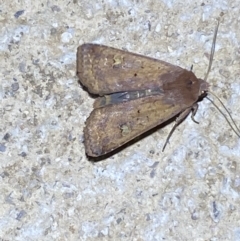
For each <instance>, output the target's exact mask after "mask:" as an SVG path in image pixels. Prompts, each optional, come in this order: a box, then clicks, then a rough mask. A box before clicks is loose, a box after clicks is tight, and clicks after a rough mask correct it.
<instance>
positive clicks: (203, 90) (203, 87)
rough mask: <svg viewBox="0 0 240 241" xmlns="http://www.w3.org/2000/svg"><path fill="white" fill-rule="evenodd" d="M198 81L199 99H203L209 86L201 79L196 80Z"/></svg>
mask: <svg viewBox="0 0 240 241" xmlns="http://www.w3.org/2000/svg"><path fill="white" fill-rule="evenodd" d="M198 81H199V82H200V88H199V94H198V95H199V97H204V96H206V95H207V93H208V89H209V84H208V83H207V81H205V80H203V79H198Z"/></svg>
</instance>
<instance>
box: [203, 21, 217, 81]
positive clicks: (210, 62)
mask: <svg viewBox="0 0 240 241" xmlns="http://www.w3.org/2000/svg"><path fill="white" fill-rule="evenodd" d="M219 22H220V21H219V19H218V22H217V26H216V28H215V31H214V36H213V43H212V48H211V54H210V60H209V64H208V70H207V73H206V75H205V78H204V80H205V81H207V78H208V74H209V72H210V70H211V68H212V62H213V56H214V53H215V45H216V39H217V32H218V27H219Z"/></svg>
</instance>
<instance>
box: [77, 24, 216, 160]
mask: <svg viewBox="0 0 240 241" xmlns="http://www.w3.org/2000/svg"><path fill="white" fill-rule="evenodd" d="M218 26H219V22H218V24H217V27H216V30H215V34H214V39H213V45H212V52H211V57H210V63H209V68H208V72H207V74H206V77H205V79H199V78H197V77H196V76H195V75H194V73H193V72H192V71H189V70H186V69H183V68H181V67H179V66H175V65H172V64H170V63H167V62H164V61H162V60H158V59H153V58H150V57H146V56H143V55H139V54H135V53H131V52H126V51H123V50H120V49H116V48H112V47H108V46H104V45H98V44H91V43H86V44H83V45H81V46H79V47H78V50H77V75H78V77H79V80H80V82H81V84H82V85H83V86H85V87H86V88H87V90H88V92H89V93H91V94H93V95H97V96H98V97H97V98H96V100H95V102H94V105H93V107H94V109H93V111H92V112H91V114H90V116H89V117H88V119H87V121H86V126H85V128H84V144H85V150H86V154H87V155H88V156H92V157H98V156H101V155H104V154H107V153H109V152H111V151H113V150H115V149H117V148H118V147H120V146H122V145H124V144H125V143H127V142H129V141H131V140H133V139H134V138H136V137H137V136H139V135H141V134H143V133H145V132H147V131H149V130H150V129H152V128H154V127H156V126H158V125H160V124H162V123H164V122H166V121H168V120H169V119H171V118H173V117H175V116H176V117H177V118H176V123H175V125H174V127H173V128H172V130H171V132H170V133H169V135H168V137H167V141H166V143H165V145H164V147H163V149H164V148H165V146H166V144H167V142H168V140H169V138H170V136H171V135H172V133H173V131H174V130H175V128H176V127H177V126H178V124H180V123H181V122H182V121H183V120H184V119H185V118H186V117H187V116H188V115H189V114H190V113H192V114H191V116H192V119H193V120H194V115H195V114H196V112H197V109H198V101H199V99H201V98H203V97H205V96H206V95H207V93H208V88H209V84H208V83H207V82H206V79H207V75H208V73H209V71H210V69H211V63H212V59H213V55H214V49H215V42H216V36H217V30H218ZM194 121H195V120H194ZM195 122H196V121H195Z"/></svg>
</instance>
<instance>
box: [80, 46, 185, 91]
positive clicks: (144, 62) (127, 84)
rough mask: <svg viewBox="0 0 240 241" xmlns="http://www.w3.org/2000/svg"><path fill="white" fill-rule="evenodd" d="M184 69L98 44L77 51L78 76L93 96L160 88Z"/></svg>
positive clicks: (81, 47) (82, 47)
mask: <svg viewBox="0 0 240 241" xmlns="http://www.w3.org/2000/svg"><path fill="white" fill-rule="evenodd" d="M183 71H184V69H182V68H181V67H178V66H175V65H172V64H169V63H167V62H164V61H161V60H157V59H153V58H149V57H146V56H143V55H139V54H135V53H130V52H126V51H123V50H120V49H115V48H111V47H107V46H104V45H98V44H83V45H81V46H79V47H78V51H77V74H78V77H79V79H80V82H81V83H82V84H83V85H84V86H85V87H87V89H88V91H89V92H90V93H92V94H98V95H101V96H102V95H105V94H111V93H116V92H125V91H139V90H146V89H160V88H161V87H162V85H163V83H164V82H166V81H172V80H175V79H176V78H177V77H178V76H179V75H180V74H181V73H182V72H183Z"/></svg>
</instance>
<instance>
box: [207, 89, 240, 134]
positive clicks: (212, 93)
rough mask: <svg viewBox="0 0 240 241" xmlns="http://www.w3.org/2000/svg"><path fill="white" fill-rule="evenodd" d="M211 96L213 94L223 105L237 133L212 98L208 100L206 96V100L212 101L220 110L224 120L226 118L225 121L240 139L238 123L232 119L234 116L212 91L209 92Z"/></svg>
mask: <svg viewBox="0 0 240 241" xmlns="http://www.w3.org/2000/svg"><path fill="white" fill-rule="evenodd" d="M208 92H209V93H210V94H212V95H213V96H214V97H215V98H217V100H218V101H219V102H220V103H221V105H222V107H223V108H224V109H225V110H226V112H227V113H228V115H229V117H230V119H231V120H232V122H233V124H234V126H235V128H236V129H237V131H238V132H237V131H236V130H235V129H234V128H233V126H232V124H231V122H230V121H229V120H228V118H227V116H226V115H225V114H224V113H223V111H221V109H220V108H219V107H218V106H217V105H216V104H215V103H214V101H213V100H211V99H210V98H208V97H207V96H206V98H207V99H208V100H209V101H210V102H212V104H213V105H214V106H215V107H216V108H217V109H218V111H219V112H220V113H221V114H222V115H223V116H224V118H225V120H226V121H227V123H228V124H229V126H230V127H231V129H232V130H233V131H234V132H235V134H236V135H237V136H238V137H239V138H240V134H239V133H240V130H239V128H238V126H237V124H236V122H235V121H234V120H233V118H232V115H231V113H230V112H229V111H228V109H227V108H226V106H225V105H224V104H223V102H222V101H221V99H220V98H219V97H217V96H216V95H215V94H214V93H213V92H211V91H208Z"/></svg>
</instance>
